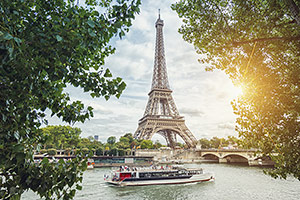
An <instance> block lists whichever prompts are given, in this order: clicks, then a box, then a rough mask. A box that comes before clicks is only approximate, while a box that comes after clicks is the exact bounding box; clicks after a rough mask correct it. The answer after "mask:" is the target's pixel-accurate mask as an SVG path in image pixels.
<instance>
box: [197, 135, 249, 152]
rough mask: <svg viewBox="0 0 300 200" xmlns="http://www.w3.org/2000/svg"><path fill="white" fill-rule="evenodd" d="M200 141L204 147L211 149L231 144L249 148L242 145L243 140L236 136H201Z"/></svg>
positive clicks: (235, 146) (236, 146)
mask: <svg viewBox="0 0 300 200" xmlns="http://www.w3.org/2000/svg"><path fill="white" fill-rule="evenodd" d="M199 142H200V144H201V148H202V149H210V148H214V149H218V148H223V147H229V146H232V147H234V148H243V149H249V148H245V147H244V146H242V143H241V140H239V139H238V138H236V137H234V136H228V137H227V139H226V138H218V137H213V138H211V139H210V140H208V139H206V138H201V139H200V140H199Z"/></svg>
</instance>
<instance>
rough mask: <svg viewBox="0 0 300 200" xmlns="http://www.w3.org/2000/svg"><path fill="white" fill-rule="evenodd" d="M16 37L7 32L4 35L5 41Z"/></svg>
mask: <svg viewBox="0 0 300 200" xmlns="http://www.w3.org/2000/svg"><path fill="white" fill-rule="evenodd" d="M13 38H14V37H13V36H12V35H11V34H9V33H8V32H5V33H4V36H3V39H4V40H11V39H13Z"/></svg>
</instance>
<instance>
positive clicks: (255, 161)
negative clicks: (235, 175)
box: [248, 159, 261, 166]
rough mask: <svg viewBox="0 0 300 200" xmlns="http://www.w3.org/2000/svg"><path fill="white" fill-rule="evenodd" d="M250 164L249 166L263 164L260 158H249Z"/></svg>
mask: <svg viewBox="0 0 300 200" xmlns="http://www.w3.org/2000/svg"><path fill="white" fill-rule="evenodd" d="M248 165H249V166H259V165H261V159H258V160H248Z"/></svg>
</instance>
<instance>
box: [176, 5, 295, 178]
mask: <svg viewBox="0 0 300 200" xmlns="http://www.w3.org/2000/svg"><path fill="white" fill-rule="evenodd" d="M299 6H300V2H299V1H293V0H285V1H281V0H261V1H257V0H232V1H226V0H209V1H207V0H205V1H204V0H181V1H179V2H178V3H175V4H173V5H172V9H173V10H176V12H177V13H178V15H179V17H181V18H182V20H183V25H182V27H181V28H180V30H179V32H180V33H181V34H182V35H183V38H184V40H186V41H187V42H189V43H192V44H193V45H194V46H195V48H196V51H197V53H199V54H201V56H200V59H199V61H200V62H201V63H205V64H206V66H207V67H206V69H207V70H213V69H220V70H223V71H225V72H226V74H227V75H228V76H229V77H230V78H231V80H232V81H233V83H234V84H235V85H237V86H240V87H241V88H242V89H243V92H244V94H243V95H242V96H240V97H239V98H238V99H236V100H235V101H233V102H232V105H233V108H234V113H235V114H237V115H238V118H237V126H236V129H237V130H238V132H239V134H240V136H241V137H242V139H244V140H245V141H246V142H247V143H249V144H250V146H254V147H256V148H258V149H260V150H261V151H262V152H263V153H264V154H266V155H270V156H271V157H272V159H273V160H274V161H275V162H276V164H275V169H274V170H272V171H271V172H269V173H270V174H271V175H272V176H273V177H275V178H276V177H281V178H286V177H287V175H288V174H290V175H292V176H294V177H296V178H297V179H299V180H300V171H299V169H300V156H299V155H300V117H299V114H300V98H299V94H300V68H299V63H300V56H299V55H300V21H299V18H300V14H299Z"/></svg>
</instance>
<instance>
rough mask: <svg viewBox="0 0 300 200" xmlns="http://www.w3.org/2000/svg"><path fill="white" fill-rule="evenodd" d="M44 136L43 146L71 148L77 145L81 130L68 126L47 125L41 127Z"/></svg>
mask: <svg viewBox="0 0 300 200" xmlns="http://www.w3.org/2000/svg"><path fill="white" fill-rule="evenodd" d="M41 130H42V134H43V137H44V138H45V140H46V141H45V143H44V148H46V149H47V148H49V147H53V148H55V149H64V148H70V147H71V148H72V147H74V146H75V147H76V146H78V143H79V141H80V137H79V136H80V134H81V130H80V129H79V128H76V127H75V128H72V127H70V126H61V125H59V126H47V127H44V128H42V129H41Z"/></svg>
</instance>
